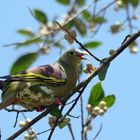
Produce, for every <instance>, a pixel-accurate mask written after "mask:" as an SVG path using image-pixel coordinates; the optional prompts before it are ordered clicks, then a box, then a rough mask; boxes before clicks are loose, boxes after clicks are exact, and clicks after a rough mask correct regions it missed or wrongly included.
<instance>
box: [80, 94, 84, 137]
mask: <svg viewBox="0 0 140 140" xmlns="http://www.w3.org/2000/svg"><path fill="white" fill-rule="evenodd" d="M80 108H81V140H84V137H83V133H84V111H83V97H82V96H81V97H80Z"/></svg>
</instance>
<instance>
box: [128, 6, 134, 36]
mask: <svg viewBox="0 0 140 140" xmlns="http://www.w3.org/2000/svg"><path fill="white" fill-rule="evenodd" d="M126 15H127V21H128V26H129V30H130V34H132V33H133V26H132V22H131V18H130V10H129V7H128V5H127V6H126Z"/></svg>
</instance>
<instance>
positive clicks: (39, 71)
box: [0, 63, 67, 86]
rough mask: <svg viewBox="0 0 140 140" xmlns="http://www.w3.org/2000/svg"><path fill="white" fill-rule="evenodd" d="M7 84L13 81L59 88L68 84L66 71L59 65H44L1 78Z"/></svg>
mask: <svg viewBox="0 0 140 140" xmlns="http://www.w3.org/2000/svg"><path fill="white" fill-rule="evenodd" d="M0 79H5V80H6V81H7V83H9V82H12V81H21V82H31V83H32V84H33V85H46V86H47V85H49V86H59V85H63V84H65V83H66V79H67V76H66V73H65V70H64V69H63V68H62V66H60V65H59V64H57V63H56V64H52V65H43V66H39V67H34V68H31V69H29V70H27V71H23V72H19V73H17V74H14V75H8V76H3V77H0Z"/></svg>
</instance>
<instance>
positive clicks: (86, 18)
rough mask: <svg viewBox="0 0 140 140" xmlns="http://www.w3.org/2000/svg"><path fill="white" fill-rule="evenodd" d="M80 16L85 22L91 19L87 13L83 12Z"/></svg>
mask: <svg viewBox="0 0 140 140" xmlns="http://www.w3.org/2000/svg"><path fill="white" fill-rule="evenodd" d="M82 16H83V18H84V19H85V20H86V21H89V20H90V17H91V15H90V13H89V12H88V11H84V12H83V13H82Z"/></svg>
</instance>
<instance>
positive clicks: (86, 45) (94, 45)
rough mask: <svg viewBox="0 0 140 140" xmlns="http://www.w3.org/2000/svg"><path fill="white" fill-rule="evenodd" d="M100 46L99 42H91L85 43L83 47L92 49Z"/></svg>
mask: <svg viewBox="0 0 140 140" xmlns="http://www.w3.org/2000/svg"><path fill="white" fill-rule="evenodd" d="M100 45H102V43H101V42H99V41H92V42H88V43H86V44H85V45H84V46H85V47H86V48H89V49H93V48H97V47H99V46H100Z"/></svg>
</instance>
